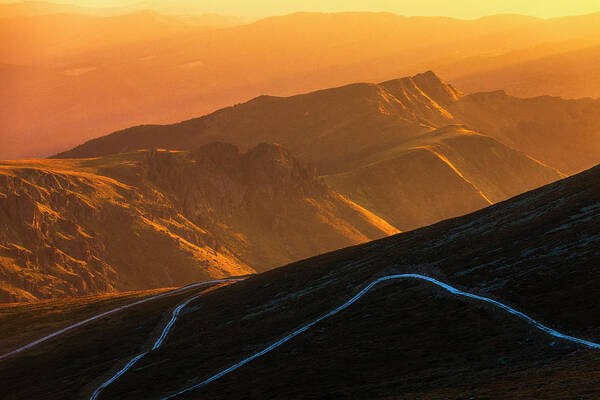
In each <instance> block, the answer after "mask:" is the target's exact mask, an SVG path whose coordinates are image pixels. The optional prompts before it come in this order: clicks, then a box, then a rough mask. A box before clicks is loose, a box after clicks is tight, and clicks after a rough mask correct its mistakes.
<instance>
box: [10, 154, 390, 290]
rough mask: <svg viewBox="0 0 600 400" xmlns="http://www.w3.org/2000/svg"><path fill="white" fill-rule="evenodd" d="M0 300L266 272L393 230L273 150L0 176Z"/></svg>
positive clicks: (40, 163)
mask: <svg viewBox="0 0 600 400" xmlns="http://www.w3.org/2000/svg"><path fill="white" fill-rule="evenodd" d="M0 178H1V179H2V181H1V185H0V193H2V194H1V195H0V218H1V219H2V220H3V223H2V226H3V227H4V228H3V231H2V233H1V236H0V246H1V247H0V252H1V257H0V265H1V267H2V269H1V271H2V272H1V277H2V279H1V281H2V283H1V289H2V290H1V293H2V300H3V301H15V300H31V299H35V298H48V297H60V296H66V295H82V294H88V293H99V292H105V291H113V290H130V289H140V288H154V287H165V286H176V285H182V284H186V283H189V282H193V281H199V280H206V279H208V278H218V277H224V276H229V275H243V274H247V273H251V272H254V271H255V270H259V271H262V270H266V269H269V268H272V267H273V266H275V265H278V264H282V263H285V262H289V261H291V260H296V259H300V258H304V257H309V256H312V255H314V254H318V253H322V252H325V251H329V250H333V249H337V248H340V247H344V246H348V245H352V244H357V243H361V242H364V241H367V240H370V239H373V238H378V237H382V236H386V235H389V234H393V233H396V232H398V230H397V229H395V228H394V227H392V226H391V225H389V224H388V223H386V222H385V221H383V220H381V219H380V218H378V217H376V216H375V215H373V214H371V213H370V212H368V211H366V210H365V209H363V208H361V207H360V206H358V205H356V204H354V203H352V202H351V201H349V200H347V199H345V198H343V197H342V196H340V195H339V194H337V193H336V192H334V191H332V190H331V189H329V188H328V187H327V186H326V185H325V184H324V183H323V182H321V181H320V180H319V178H318V177H317V175H316V172H315V171H314V169H310V168H308V167H305V166H303V165H302V164H300V163H299V162H298V161H296V160H295V159H294V158H292V157H291V156H290V155H289V153H288V152H287V151H285V150H283V149H282V148H281V147H279V146H275V145H266V144H264V145H259V146H257V147H255V148H254V149H252V150H251V151H249V152H248V153H245V154H240V153H239V152H238V150H237V148H235V147H234V146H231V145H224V144H218V143H217V144H213V145H209V146H206V147H203V148H200V149H197V150H195V151H193V152H191V153H174V152H167V151H150V152H148V151H143V152H137V153H132V154H123V155H118V156H112V157H105V158H96V159H84V160H64V161H62V160H50V161H46V160H32V161H16V162H10V163H5V164H4V165H1V166H0Z"/></svg>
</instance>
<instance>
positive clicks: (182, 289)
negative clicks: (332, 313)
mask: <svg viewBox="0 0 600 400" xmlns="http://www.w3.org/2000/svg"><path fill="white" fill-rule="evenodd" d="M241 280H244V279H219V280H214V281H207V282H199V283H194V284H192V285H188V286H184V287H182V288H179V289H175V290H171V291H169V292H165V293H161V294H158V295H156V296H152V297H147V298H145V299H142V300H138V301H135V302H133V303H130V304H126V305H124V306H121V307H117V308H114V309H112V310H109V311H105V312H103V313H101V314H98V315H94V316H93V317H90V318H88V319H85V320H83V321H80V322H77V323H75V324H73V325H69V326H67V327H66V328H63V329H61V330H58V331H56V332H54V333H51V334H49V335H46V336H44V337H43V338H41V339H38V340H36V341H34V342H31V343H29V344H26V345H25V346H22V347H19V348H18V349H16V350H13V351H11V352H9V353H6V354H3V355H0V361H2V360H3V359H5V358H7V357H10V356H12V355H15V354H17V353H20V352H22V351H25V350H27V349H30V348H32V347H34V346H36V345H38V344H40V343H43V342H45V341H47V340H50V339H52V338H54V337H57V336H60V335H62V334H64V333H66V332H69V331H71V330H73V329H75V328H79V327H80V326H83V325H85V324H88V323H90V322H92V321H96V320H98V319H100V318H104V317H106V316H108V315H111V314H114V313H116V312H119V311H123V310H125V309H128V308H130V307H134V306H137V305H139V304H143V303H147V302H149V301H153V300H156V299H160V298H161V297H166V296H172V295H174V294H177V293H181V292H184V291H187V290H190V289H194V288H197V287H199V286H203V285H209V284H211V283H223V282H239V281H241ZM173 322H174V321H173Z"/></svg>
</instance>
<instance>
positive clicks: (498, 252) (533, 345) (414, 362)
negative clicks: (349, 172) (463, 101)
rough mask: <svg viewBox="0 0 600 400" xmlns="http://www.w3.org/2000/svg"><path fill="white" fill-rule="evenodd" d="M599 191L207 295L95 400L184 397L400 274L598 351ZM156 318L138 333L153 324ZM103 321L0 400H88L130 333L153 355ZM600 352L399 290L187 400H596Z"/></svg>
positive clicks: (12, 378) (52, 352) (455, 224)
mask: <svg viewBox="0 0 600 400" xmlns="http://www.w3.org/2000/svg"><path fill="white" fill-rule="evenodd" d="M599 178H600V167H596V168H593V169H591V170H589V171H585V172H583V173H580V174H578V175H576V176H573V177H570V178H567V179H564V180H561V181H559V182H556V183H553V184H550V185H547V186H544V187H542V188H539V189H537V190H534V191H531V192H528V193H526V194H523V195H520V196H518V197H516V198H513V199H510V200H508V201H505V202H502V203H499V204H496V205H494V206H491V207H488V208H486V209H484V210H481V211H478V212H476V213H473V214H469V215H466V216H463V217H460V218H455V219H451V220H447V221H444V222H441V223H438V224H435V225H432V226H429V227H426V228H422V229H419V230H415V231H412V232H407V233H402V234H399V235H395V236H392V237H388V238H384V239H381V240H377V241H374V242H371V243H367V244H364V245H359V246H355V247H351V248H347V249H343V250H339V251H336V252H333V253H328V254H324V255H321V256H318V257H313V258H310V259H307V260H304V261H300V262H298V263H294V264H291V265H288V266H285V267H283V268H278V269H275V270H272V271H269V272H266V273H263V274H259V275H256V276H253V277H251V278H250V279H248V280H246V281H244V282H241V283H238V284H235V285H232V286H229V287H226V288H220V289H216V290H214V291H211V292H210V293H206V294H205V295H204V296H203V297H202V298H200V299H198V300H195V301H193V302H192V303H191V304H190V305H189V306H188V308H186V311H185V312H184V314H183V315H182V317H181V318H180V320H179V321H178V322H177V326H176V329H175V330H173V331H172V332H171V334H170V336H169V337H168V340H167V341H166V342H165V344H164V345H163V347H161V348H160V349H159V350H157V351H154V352H151V353H149V354H147V355H146V356H145V357H144V358H143V359H142V360H141V361H139V362H138V364H136V366H135V368H134V369H132V370H130V371H128V372H127V373H126V374H124V375H123V376H121V377H120V378H119V379H118V380H116V381H115V382H113V383H112V385H110V386H109V387H108V388H107V389H106V390H105V391H104V392H103V393H102V394H101V397H100V398H124V399H128V398H132V399H133V398H141V397H144V398H163V397H164V396H167V395H169V394H171V393H175V392H177V391H180V390H182V389H184V388H187V387H190V386H191V385H194V384H195V383H198V382H201V381H202V380H204V379H206V378H208V377H210V376H213V375H214V374H216V373H217V372H219V371H223V370H225V369H226V368H227V367H229V366H230V365H232V364H234V363H235V362H238V361H240V360H242V359H244V358H246V357H248V356H250V355H252V354H255V353H257V352H258V351H260V350H262V349H264V348H266V347H267V346H269V345H270V344H272V343H274V342H275V341H276V340H278V339H280V338H282V337H284V335H286V334H288V333H289V332H291V331H293V330H294V329H297V328H299V327H300V326H303V325H304V324H306V323H308V322H310V321H312V320H314V319H315V318H317V317H319V316H322V315H325V313H327V312H328V311H330V310H332V309H334V308H335V307H338V306H340V305H341V304H343V303H344V302H345V301H347V300H348V299H350V298H351V297H352V296H354V295H356V294H357V293H358V292H360V291H361V290H362V289H364V288H365V285H366V284H367V283H369V282H371V281H373V280H374V279H376V278H378V277H381V276H386V275H390V274H405V273H418V274H422V275H427V276H430V277H433V278H436V279H438V280H440V281H442V282H446V283H448V284H450V285H453V286H454V287H458V288H460V289H461V290H465V291H468V292H471V293H475V294H477V295H480V296H485V297H488V298H492V299H495V300H497V301H501V302H503V303H504V304H508V305H510V306H511V307H514V308H516V309H518V310H520V311H521V312H524V313H526V314H527V315H529V316H531V317H533V318H535V319H536V320H538V321H541V322H542V323H544V324H546V325H548V326H551V327H552V328H553V329H556V330H558V331H559V332H563V333H565V334H568V335H575V336H577V337H580V338H583V339H587V340H592V341H595V342H599V340H598V338H599V337H600V326H599V325H598V321H597V320H596V319H594V318H593V316H594V315H598V314H599V313H600V308H599V307H600V304H599V303H598V302H597V296H596V293H598V291H599V290H600V286H599V283H600V276H598V273H599V272H598V271H599V270H598V268H596V266H597V264H598V262H599V261H600V259H599V254H598V252H597V248H598V245H599V244H600V243H599V242H598V241H599V240H600V230H599V227H598V224H597V223H596V221H597V219H598V218H599V217H600V214H599V213H600V207H598V204H599V202H600V197H599V196H600V192H599V191H598V185H597V182H598V179H599ZM140 311H142V310H140ZM168 312H170V309H169V310H168ZM156 313H157V310H156V309H154V310H153V311H152V312H148V313H147V316H146V317H145V319H144V315H143V313H142V314H138V316H137V317H136V321H142V320H145V321H150V319H151V318H154V320H153V321H155V320H156ZM109 322H110V321H109ZM109 322H107V323H103V324H97V325H94V326H88V327H87V328H86V329H85V330H84V331H81V332H73V333H72V334H70V335H69V337H68V338H56V339H55V340H54V341H53V342H52V343H48V344H44V345H40V347H39V348H37V350H36V351H35V357H34V355H33V353H30V354H26V353H25V354H22V355H19V356H17V357H13V358H11V359H8V360H6V361H5V362H3V363H1V364H0V371H1V372H2V373H1V374H0V376H2V381H1V383H2V384H3V387H5V388H6V389H7V390H8V391H9V392H10V393H11V394H12V395H13V398H15V399H21V398H23V399H25V398H35V396H36V395H39V394H40V393H44V396H46V398H48V399H53V398H65V397H70V398H74V397H78V396H79V397H81V398H87V397H89V394H90V393H91V391H92V390H93V389H94V388H95V387H97V385H99V384H100V383H101V382H103V381H104V380H105V379H107V378H108V377H109V376H111V374H112V373H114V371H116V370H117V369H118V368H121V367H122V366H123V365H124V364H125V363H126V362H127V360H129V359H130V358H131V357H132V356H133V355H134V354H136V353H137V352H139V351H140V350H139V348H140V347H138V349H132V348H131V343H132V341H131V340H122V341H120V342H119V343H118V344H115V345H114V346H109V347H108V348H107V347H106V346H105V342H104V341H103V340H98V338H99V337H100V335H105V336H108V337H114V336H115V335H114V334H112V335H111V334H110V332H113V333H116V332H121V329H123V330H122V332H124V333H126V335H127V336H123V337H131V338H132V340H137V341H138V343H139V346H143V341H144V339H143V338H141V337H140V334H139V333H135V334H133V333H131V321H129V320H128V319H123V318H119V319H115V320H113V322H112V323H109ZM147 323H149V322H147ZM154 323H156V322H154ZM151 325H153V324H151ZM146 331H148V328H146ZM101 349H108V350H109V351H105V350H103V351H101ZM82 351H83V352H84V353H89V354H90V355H94V362H93V363H90V361H89V359H88V358H87V357H82V356H81V354H82ZM597 351H598V350H595V349H591V348H587V347H584V346H582V345H578V344H574V343H571V342H568V341H565V340H560V339H557V338H554V337H551V336H549V335H548V334H546V333H544V332H542V331H540V330H537V329H535V328H534V327H533V326H532V325H530V324H528V323H526V321H524V320H522V319H519V318H516V317H515V316H514V315H511V314H508V313H506V312H505V311H503V310H501V309H499V308H497V307H491V306H489V305H485V304H484V303H481V302H477V301H469V300H465V299H463V298H460V297H458V296H455V295H452V294H450V293H448V292H446V291H444V290H440V289H437V288H435V287H434V286H432V285H430V284H428V283H423V282H419V281H411V280H405V281H398V282H389V283H382V284H380V285H377V286H376V287H374V288H373V289H371V291H370V292H369V293H368V294H367V295H365V296H364V297H363V298H361V299H360V300H358V301H357V302H356V303H354V304H353V305H352V306H350V307H349V308H347V309H345V310H342V311H340V312H339V313H338V314H336V315H334V316H332V317H330V318H328V319H326V320H324V321H322V322H319V323H318V324H317V325H315V326H313V327H311V328H310V329H308V330H307V331H305V332H303V333H301V334H300V335H298V336H297V337H294V338H293V339H291V340H290V341H289V342H287V343H285V344H283V345H281V347H278V348H276V349H275V350H273V351H272V352H268V353H267V354H265V355H263V356H261V357H258V358H256V359H254V360H253V361H250V362H249V363H247V364H246V365H243V366H241V367H240V368H239V369H237V370H235V371H233V372H231V373H229V374H225V375H224V376H223V377H222V378H220V379H218V380H216V381H214V382H212V383H210V384H208V385H206V386H205V387H202V388H199V389H196V390H193V391H190V392H188V393H186V394H184V395H180V396H177V398H182V399H188V398H190V399H191V398H207V399H213V398H214V399H216V398H223V397H227V398H237V397H241V396H243V397H247V398H265V397H269V396H271V397H273V394H274V393H276V394H277V395H276V397H278V398H322V397H323V396H324V395H325V394H326V395H327V396H335V397H338V398H357V397H359V398H382V399H383V398H386V399H391V398H398V399H400V398H435V397H450V398H464V397H480V396H481V397H486V398H487V397H490V398H498V399H514V398H529V397H532V396H534V397H539V398H548V399H564V398H580V397H583V398H586V397H588V398H594V397H596V396H597V395H598V393H599V392H598V387H597V379H596V374H597ZM66 360H68V362H65V361H66ZM51 365H53V366H58V367H54V368H49V366H51ZM99 366H104V368H105V369H106V374H103V373H102V372H99ZM25 371H27V373H25ZM37 371H39V373H37ZM42 371H50V373H49V374H48V373H45V374H43V373H42ZM111 371H113V372H111ZM98 374H101V375H100V376H99V375H98ZM32 376H35V377H36V378H35V383H36V384H35V385H33V384H30V382H31V380H32V379H33V378H31V377H32ZM92 381H93V383H91V384H88V382H92Z"/></svg>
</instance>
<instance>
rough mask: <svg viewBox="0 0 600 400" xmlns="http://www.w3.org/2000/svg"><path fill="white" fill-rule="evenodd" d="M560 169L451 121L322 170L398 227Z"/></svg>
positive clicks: (425, 221) (523, 186)
mask: <svg viewBox="0 0 600 400" xmlns="http://www.w3.org/2000/svg"><path fill="white" fill-rule="evenodd" d="M561 177H562V175H561V174H560V173H559V172H558V171H556V170H554V169H552V168H549V167H547V166H544V165H542V164H540V163H539V162H536V161H535V160H532V159H531V158H529V157H527V156H525V155H524V154H522V153H520V152H518V151H516V150H513V149H511V148H508V147H506V146H505V145H503V144H501V143H499V142H497V141H496V140H494V139H492V138H490V137H487V136H484V135H481V134H477V133H475V132H473V131H470V130H468V129H465V128H464V127H461V126H450V127H446V128H442V129H439V130H436V131H433V132H431V133H428V134H425V135H422V136H420V137H418V138H415V139H414V140H411V141H408V142H407V143H405V144H403V145H400V146H397V147H393V148H391V149H388V150H385V151H382V152H380V153H377V154H375V155H372V156H370V157H367V158H366V159H363V160H361V161H359V162H357V165H356V168H354V169H352V170H350V171H347V172H343V173H339V174H333V175H327V176H325V179H326V181H327V182H328V183H329V184H330V186H332V187H333V188H335V189H336V190H337V191H339V192H340V193H343V194H345V195H347V196H348V197H349V198H350V199H352V200H354V201H356V202H357V203H359V204H361V205H363V206H364V207H366V208H368V209H369V210H371V211H373V212H375V213H376V214H378V215H381V216H383V217H384V218H386V220H388V221H390V222H391V223H393V224H394V225H395V226H397V227H399V228H400V229H402V230H409V229H414V228H417V227H421V226H425V225H429V224H431V223H434V222H437V221H439V220H442V219H445V218H450V217H455V216H459V215H463V214H465V213H468V212H472V211H475V210H478V209H480V208H483V207H486V206H488V205H490V204H493V203H497V202H499V201H502V200H506V199H508V198H510V197H513V196H515V195H517V194H520V193H523V192H526V191H528V190H531V189H534V188H537V187H539V186H542V185H544V184H547V183H549V182H552V181H555V180H558V179H560V178H561Z"/></svg>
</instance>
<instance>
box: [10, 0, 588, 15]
mask: <svg viewBox="0 0 600 400" xmlns="http://www.w3.org/2000/svg"><path fill="white" fill-rule="evenodd" d="M0 1H2V2H14V0H12V1H6V0H0ZM49 1H50V2H52V0H49ZM143 1H144V0H64V1H61V0H59V1H54V2H55V3H71V4H78V5H83V6H96V7H106V6H118V5H126V4H132V3H140V2H143ZM151 1H154V2H160V3H161V5H163V4H173V3H187V4H191V5H193V8H194V9H196V12H197V11H198V9H202V10H203V11H204V10H205V11H206V12H214V13H221V14H230V15H239V16H250V17H261V16H267V15H278V14H286V13H290V12H294V11H325V12H331V11H391V12H395V13H398V14H402V15H444V16H451V17H461V18H476V17H480V16H482V15H490V14H499V13H518V14H527V15H535V16H539V17H555V16H561V15H573V14H586V13H592V12H596V11H600V0H151ZM163 7H164V5H163Z"/></svg>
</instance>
